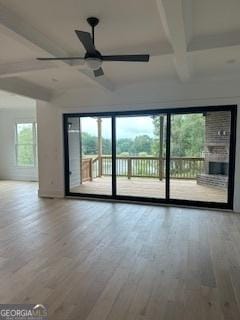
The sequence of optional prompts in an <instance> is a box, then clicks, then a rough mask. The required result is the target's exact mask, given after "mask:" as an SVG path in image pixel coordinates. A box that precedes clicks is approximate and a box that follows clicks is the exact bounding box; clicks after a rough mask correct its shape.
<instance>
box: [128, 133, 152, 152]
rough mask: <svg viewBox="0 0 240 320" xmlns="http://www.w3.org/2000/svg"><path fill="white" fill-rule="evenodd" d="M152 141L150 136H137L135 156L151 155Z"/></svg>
mask: <svg viewBox="0 0 240 320" xmlns="http://www.w3.org/2000/svg"><path fill="white" fill-rule="evenodd" d="M151 149H152V139H151V138H150V137H149V136H148V135H141V136H136V137H135V139H134V143H133V147H132V151H133V153H134V154H135V155H138V154H139V153H141V152H145V153H146V154H148V155H151Z"/></svg>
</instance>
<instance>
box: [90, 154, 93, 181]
mask: <svg viewBox="0 0 240 320" xmlns="http://www.w3.org/2000/svg"><path fill="white" fill-rule="evenodd" d="M89 179H90V181H92V180H93V160H92V158H91V159H90V161H89Z"/></svg>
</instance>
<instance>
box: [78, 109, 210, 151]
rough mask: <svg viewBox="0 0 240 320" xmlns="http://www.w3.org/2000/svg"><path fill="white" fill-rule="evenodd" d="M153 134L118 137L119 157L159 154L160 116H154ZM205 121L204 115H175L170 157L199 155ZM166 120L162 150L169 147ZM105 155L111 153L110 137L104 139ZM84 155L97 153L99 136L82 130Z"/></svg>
mask: <svg viewBox="0 0 240 320" xmlns="http://www.w3.org/2000/svg"><path fill="white" fill-rule="evenodd" d="M153 124H154V137H153V138H151V137H149V136H148V135H139V136H136V137H135V138H133V139H132V138H121V139H118V140H117V155H120V156H126V157H127V156H145V155H146V156H148V155H152V156H156V157H158V156H159V139H160V117H153ZM204 131H205V122H204V117H203V115H202V114H186V115H174V116H172V123H171V156H173V157H199V156H201V155H202V152H203V146H204ZM165 141H166V121H164V123H163V148H162V149H163V152H162V155H163V156H165V150H166V143H165ZM102 143H103V154H104V155H111V153H112V150H111V149H112V145H111V140H110V139H105V138H103V141H102ZM82 146H83V154H84V155H96V154H97V149H98V146H97V137H96V136H92V135H90V134H88V133H86V132H83V133H82Z"/></svg>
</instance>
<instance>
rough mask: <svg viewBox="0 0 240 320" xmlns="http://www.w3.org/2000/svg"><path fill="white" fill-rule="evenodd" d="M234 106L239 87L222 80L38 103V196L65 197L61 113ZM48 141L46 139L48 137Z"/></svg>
mask: <svg viewBox="0 0 240 320" xmlns="http://www.w3.org/2000/svg"><path fill="white" fill-rule="evenodd" d="M226 104H237V105H239V106H240V96H239V85H238V83H236V82H233V83H228V82H223V81H218V82H216V81H214V82H208V81H205V82H202V83H197V82H195V83H193V82H191V83H185V84H180V83H175V84H169V85H168V84H161V83H148V84H144V83H143V84H140V85H138V86H128V87H126V88H122V89H121V90H117V91H115V92H113V93H109V92H105V91H103V90H102V89H95V90H94V91H93V89H91V90H90V89H89V90H88V89H84V90H81V88H79V89H78V90H71V91H68V92H67V93H65V94H63V95H61V96H58V97H55V99H53V100H52V101H51V102H49V103H45V102H40V101H39V102H38V103H37V120H38V129H39V141H38V144H39V155H40V157H39V176H40V188H39V194H40V195H47V196H58V197H63V196H64V160H63V159H64V158H63V127H62V115H63V113H71V112H101V111H123V110H140V109H155V108H167V107H190V106H209V105H212V106H214V105H226ZM238 111H239V117H238V127H237V154H236V176H235V198H234V210H235V211H238V212H240V107H238ZM50 134H51V138H50V139H49V135H50Z"/></svg>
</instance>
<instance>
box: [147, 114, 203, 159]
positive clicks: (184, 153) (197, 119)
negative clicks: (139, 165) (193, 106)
mask: <svg viewBox="0 0 240 320" xmlns="http://www.w3.org/2000/svg"><path fill="white" fill-rule="evenodd" d="M153 124H154V127H155V130H154V134H155V136H156V138H155V140H154V142H153V146H152V151H153V155H158V154H159V140H158V136H159V130H160V121H159V117H156V118H154V119H153ZM165 132H166V125H164V141H165ZM204 133H205V120H204V117H203V115H202V114H184V115H174V116H172V121H171V156H173V157H199V156H201V155H202V152H203V148H204ZM163 150H165V144H164V146H163Z"/></svg>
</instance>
